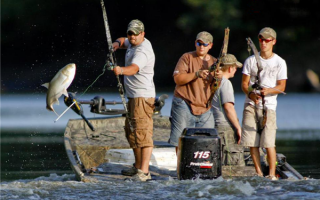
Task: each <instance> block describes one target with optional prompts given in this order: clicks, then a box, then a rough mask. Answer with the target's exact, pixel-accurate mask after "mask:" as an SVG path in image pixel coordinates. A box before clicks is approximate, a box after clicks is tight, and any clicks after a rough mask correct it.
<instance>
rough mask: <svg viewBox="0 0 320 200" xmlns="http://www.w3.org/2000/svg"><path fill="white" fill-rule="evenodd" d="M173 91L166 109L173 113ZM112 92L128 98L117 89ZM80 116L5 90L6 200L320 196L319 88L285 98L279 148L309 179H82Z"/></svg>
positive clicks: (3, 164) (239, 109)
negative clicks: (76, 131) (74, 132)
mask: <svg viewBox="0 0 320 200" xmlns="http://www.w3.org/2000/svg"><path fill="white" fill-rule="evenodd" d="M169 95H170V94H169ZM170 96H171V95H170ZM105 97H106V96H105ZM83 98H85V99H91V98H93V96H91V95H86V96H84V97H83ZM171 98H172V97H170V99H168V100H167V102H166V103H167V104H166V106H165V107H164V109H163V111H162V114H163V115H169V113H170V108H171ZM107 99H108V100H116V101H120V99H119V97H118V95H117V94H113V95H109V96H108V98H107ZM243 100H244V99H243V95H242V94H241V95H240V94H239V95H236V110H237V112H238V116H239V119H240V120H241V114H242V106H243ZM62 104H63V102H61V105H60V106H54V108H55V109H56V110H57V112H58V113H62V112H63V111H64V109H65V108H66V107H65V106H64V105H62ZM117 108H119V107H117ZM120 108H121V106H120ZM84 109H85V115H86V116H87V117H97V115H94V114H92V113H90V112H89V108H88V107H87V106H86V105H84ZM78 117H79V116H78V115H76V114H75V113H73V112H72V111H68V112H67V113H66V115H64V116H63V117H61V119H60V120H59V121H58V122H57V123H54V122H53V121H54V120H55V119H56V118H57V116H56V115H54V114H53V113H52V112H48V111H47V110H45V100H44V95H43V94H39V95H2V96H1V185H0V186H1V189H0V192H1V199H320V157H319V156H318V155H319V154H320V145H319V142H320V123H319V122H320V95H319V94H291V95H290V94H288V95H285V96H280V97H279V105H278V127H279V130H278V132H277V151H278V152H280V153H283V154H284V155H285V156H286V157H287V160H288V162H289V163H290V164H291V165H292V166H293V167H294V168H295V169H297V170H298V171H299V172H300V173H301V174H302V175H303V176H305V177H309V180H302V181H286V180H280V181H269V180H266V179H264V178H258V177H252V178H236V179H232V180H231V179H222V178H218V179H216V180H184V181H179V180H176V179H173V178H170V179H168V180H165V181H163V180H161V181H151V182H146V183H136V182H126V181H123V180H117V181H112V182H107V181H105V182H91V183H83V182H78V181H76V180H75V177H74V174H73V172H72V171H71V169H70V166H69V162H68V159H67V157H66V155H65V150H64V146H63V132H64V127H65V125H66V124H67V121H68V119H69V118H78Z"/></svg>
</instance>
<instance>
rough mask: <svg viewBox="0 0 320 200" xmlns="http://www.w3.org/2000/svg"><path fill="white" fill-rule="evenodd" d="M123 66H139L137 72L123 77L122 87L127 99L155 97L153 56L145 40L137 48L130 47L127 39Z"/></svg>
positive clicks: (151, 49) (150, 46) (147, 41)
mask: <svg viewBox="0 0 320 200" xmlns="http://www.w3.org/2000/svg"><path fill="white" fill-rule="evenodd" d="M125 46H127V47H128V48H127V52H126V59H125V65H126V66H128V65H131V64H132V63H134V64H136V65H138V66H139V71H138V72H137V73H136V74H135V75H133V76H124V87H125V90H126V95H127V97H128V98H137V97H155V96H156V91H155V86H154V83H153V76H154V63H155V55H154V52H153V48H152V45H151V43H150V41H149V40H147V39H146V38H145V39H144V41H143V42H142V43H141V44H140V45H138V46H131V44H130V43H129V41H128V39H126V40H125Z"/></svg>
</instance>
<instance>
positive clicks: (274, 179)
mask: <svg viewBox="0 0 320 200" xmlns="http://www.w3.org/2000/svg"><path fill="white" fill-rule="evenodd" d="M266 178H267V179H270V180H272V181H277V180H279V179H278V177H276V176H272V175H268V176H266Z"/></svg>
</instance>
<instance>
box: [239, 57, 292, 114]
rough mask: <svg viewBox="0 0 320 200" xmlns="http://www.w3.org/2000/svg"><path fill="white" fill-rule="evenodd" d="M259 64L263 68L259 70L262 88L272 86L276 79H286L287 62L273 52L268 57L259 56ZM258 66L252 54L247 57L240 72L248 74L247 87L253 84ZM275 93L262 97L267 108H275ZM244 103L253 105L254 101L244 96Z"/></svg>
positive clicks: (260, 104)
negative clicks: (270, 56)
mask: <svg viewBox="0 0 320 200" xmlns="http://www.w3.org/2000/svg"><path fill="white" fill-rule="evenodd" d="M260 60H261V65H262V68H263V70H262V71H261V72H260V81H261V87H263V88H273V87H275V86H276V85H277V81H278V80H284V79H288V77H287V64H286V61H285V60H283V59H282V58H281V57H280V56H278V55H277V54H274V55H273V57H272V58H270V59H267V60H265V59H263V58H262V57H261V56H260ZM257 72H258V68H257V61H256V58H255V57H254V55H252V56H250V57H249V58H247V60H246V61H245V63H244V65H243V70H242V73H243V74H246V75H248V76H250V82H249V87H250V86H252V85H253V84H254V81H255V80H256V76H257ZM277 96H278V95H277V94H270V95H267V96H265V97H264V99H265V106H266V107H267V108H268V109H271V110H276V107H277ZM245 103H250V104H251V105H254V102H253V101H252V100H251V99H249V98H248V97H246V100H245ZM259 108H261V109H262V101H261V100H260V103H259Z"/></svg>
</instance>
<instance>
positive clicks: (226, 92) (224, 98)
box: [212, 77, 234, 126]
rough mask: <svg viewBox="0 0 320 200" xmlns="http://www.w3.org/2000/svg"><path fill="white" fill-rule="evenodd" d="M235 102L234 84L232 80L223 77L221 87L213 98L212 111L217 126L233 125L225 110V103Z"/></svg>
mask: <svg viewBox="0 0 320 200" xmlns="http://www.w3.org/2000/svg"><path fill="white" fill-rule="evenodd" d="M229 102H230V103H233V104H234V92H233V86H232V84H231V82H230V80H228V79H226V78H224V77H223V78H222V80H221V84H220V87H219V89H218V90H217V91H216V93H215V94H214V96H213V99H212V111H213V115H214V120H215V126H232V125H231V123H230V122H229V120H228V118H227V116H226V115H225V112H224V110H223V104H225V103H229Z"/></svg>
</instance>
